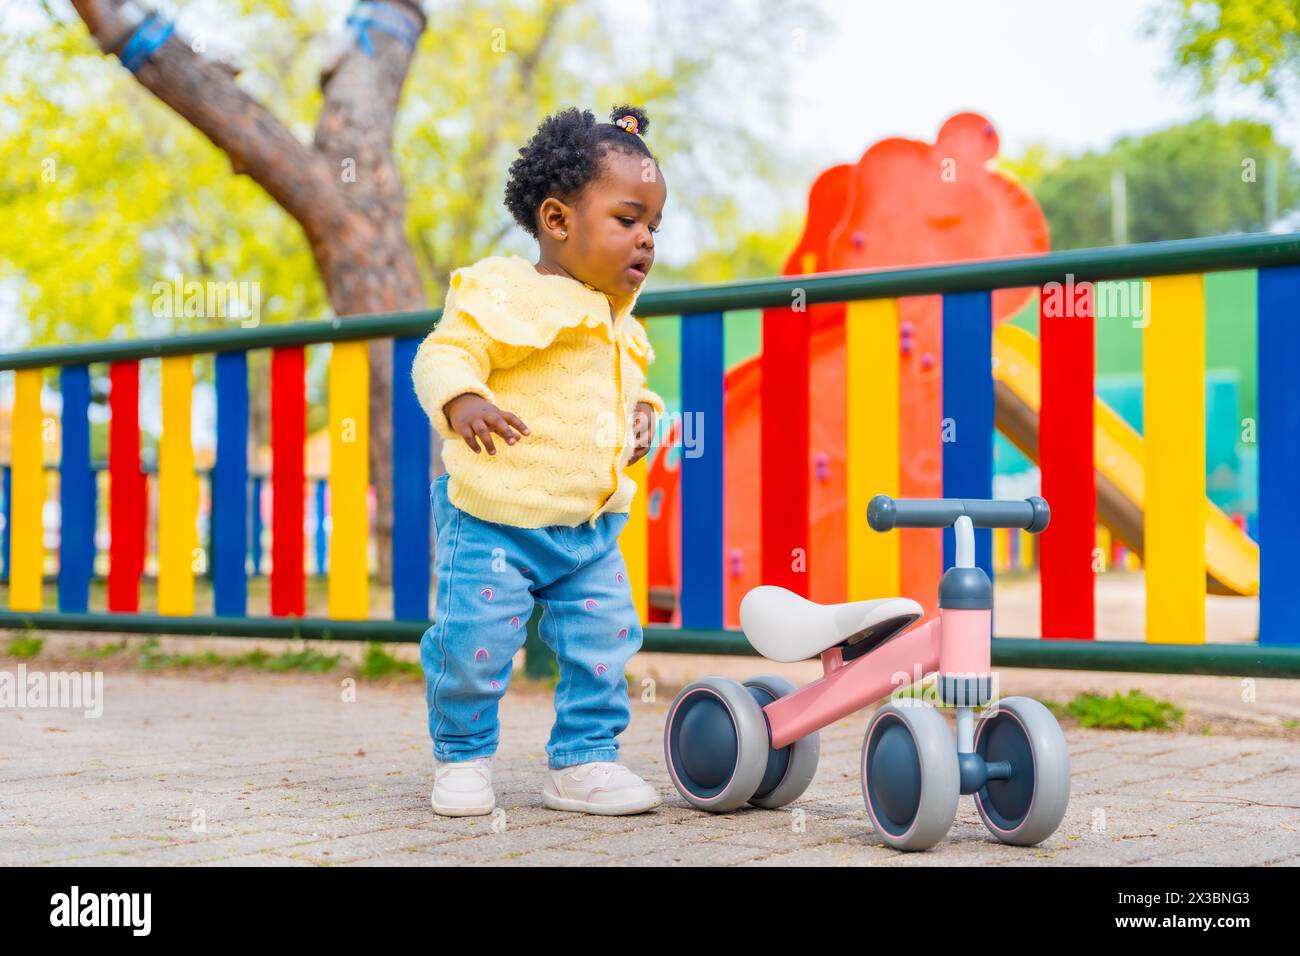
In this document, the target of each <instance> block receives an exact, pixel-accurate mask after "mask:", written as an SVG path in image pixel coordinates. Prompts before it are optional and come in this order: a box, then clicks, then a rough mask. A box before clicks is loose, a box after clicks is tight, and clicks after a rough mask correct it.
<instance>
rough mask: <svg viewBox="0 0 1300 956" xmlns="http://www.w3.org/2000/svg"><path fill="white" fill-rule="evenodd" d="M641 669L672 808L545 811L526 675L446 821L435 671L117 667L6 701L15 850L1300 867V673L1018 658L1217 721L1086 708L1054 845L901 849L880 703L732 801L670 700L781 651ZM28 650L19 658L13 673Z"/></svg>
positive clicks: (537, 730)
mask: <svg viewBox="0 0 1300 956" xmlns="http://www.w3.org/2000/svg"><path fill="white" fill-rule="evenodd" d="M634 665H635V666H634V667H633V668H632V674H633V677H634V693H633V720H632V725H631V727H630V728H629V729H628V731H627V732H626V733H625V734H624V735H623V737H622V738H621V744H622V758H621V759H622V760H623V762H625V763H626V764H628V765H629V766H630V767H632V769H634V770H636V771H637V772H638V773H640V774H641V775H642V776H644V777H646V778H647V779H648V780H650V781H651V782H652V783H654V784H655V786H656V787H658V789H659V790H660V792H661V794H662V795H663V798H664V803H663V805H662V806H661V807H660V808H659V809H657V810H656V811H653V812H651V813H647V814H642V815H638V816H632V817H597V816H586V815H579V814H570V813H562V812H557V811H553V810H549V809H547V808H546V807H544V806H543V805H542V802H541V796H540V788H541V784H542V775H543V772H544V768H545V764H546V760H545V750H544V745H545V741H546V737H547V735H548V733H549V729H550V725H551V721H552V719H553V710H552V702H551V691H550V690H549V689H547V688H545V687H543V686H541V685H536V684H531V683H529V682H526V681H523V680H520V679H519V678H518V677H516V679H515V681H514V683H513V684H512V686H511V687H510V690H509V692H508V694H507V695H506V698H505V701H504V703H503V705H502V708H501V718H502V728H503V729H502V742H501V748H500V750H499V752H498V754H497V758H496V764H495V766H496V771H495V776H496V780H497V796H498V803H499V806H500V808H501V809H500V810H499V812H498V813H497V814H496V815H495V816H492V817H477V818H467V819H447V818H442V817H438V816H436V815H435V814H434V813H433V811H432V809H431V808H430V806H429V790H430V787H431V785H432V758H431V755H430V748H429V741H428V736H427V730H426V720H425V706H424V698H423V687H422V684H420V683H419V682H418V681H406V682H397V683H390V684H384V683H378V682H367V681H359V682H358V683H357V685H356V699H355V701H353V702H348V701H345V699H344V697H345V694H344V690H345V688H344V687H343V686H342V677H341V676H337V675H283V674H281V675H276V674H265V673H256V672H228V673H226V672H221V673H213V674H209V673H205V674H193V673H188V674H187V673H183V672H173V673H164V674H151V673H141V672H137V671H133V670H130V669H125V668H123V669H116V670H114V669H111V668H110V667H108V665H104V666H105V668H106V669H105V670H104V671H103V679H104V710H103V714H102V716H100V717H98V718H93V719H92V718H87V717H85V716H83V715H82V714H81V712H79V711H75V710H56V709H33V708H26V709H12V708H8V709H0V865H6V866H8V865H31V864H78V865H94V866H113V865H123V864H133V865H138V864H165V865H194V864H202V865H221V866H227V865H256V866H319V865H358V866H363V865H364V866H368V865H381V866H440V865H442V866H445V865H461V864H509V865H515V864H518V865H538V864H542V865H546V864H559V865H592V866H599V865H637V864H659V865H670V864H692V865H696V864H699V865H716V864H740V865H755V866H784V865H800V864H816V865H832V866H857V865H871V866H932V865H938V866H969V865H972V864H978V865H995V866H1003V865H1045V866H1051V865H1098V866H1120V865H1124V866H1127V865H1149V864H1175V865H1222V864H1264V865H1269V864H1280V865H1296V864H1297V863H1300V741H1298V738H1297V735H1296V733H1295V732H1294V727H1295V726H1296V723H1295V718H1296V717H1297V716H1300V686H1297V684H1296V682H1291V681H1283V680H1274V681H1258V682H1255V683H1253V684H1251V685H1250V693H1249V694H1248V695H1243V690H1242V688H1243V684H1242V682H1241V681H1239V680H1237V679H1234V678H1206V677H1197V678H1176V677H1157V676H1154V675H1131V674H1121V675H1116V674H1088V673H1079V672H1063V671H1030V670H1003V671H1002V672H1001V674H1002V688H1001V689H1002V693H1003V694H1010V693H1025V694H1029V695H1030V696H1039V697H1044V696H1045V697H1050V698H1054V699H1058V700H1066V699H1069V696H1070V695H1071V694H1072V693H1077V692H1078V691H1079V690H1081V689H1085V688H1095V689H1099V690H1105V691H1107V692H1109V690H1110V689H1125V688H1127V687H1129V686H1137V687H1142V688H1144V689H1147V690H1148V691H1149V692H1152V693H1156V694H1157V695H1158V696H1162V697H1166V698H1169V699H1173V700H1175V701H1176V702H1178V703H1180V705H1183V706H1187V707H1188V708H1189V723H1188V724H1187V726H1188V727H1190V728H1192V729H1193V730H1197V729H1199V730H1208V731H1210V734H1209V735H1208V736H1207V735H1206V734H1205V733H1201V732H1194V733H1186V732H1150V731H1148V732H1142V733H1132V732H1125V731H1116V730H1093V729H1087V728H1082V727H1079V726H1078V725H1077V724H1067V726H1066V736H1067V739H1068V742H1069V747H1070V759H1071V766H1072V771H1073V789H1072V796H1071V801H1070V807H1069V811H1068V813H1067V815H1066V818H1065V821H1064V823H1063V824H1062V825H1061V827H1060V829H1059V830H1058V831H1057V832H1056V833H1055V834H1054V835H1053V836H1052V837H1050V838H1049V839H1048V840H1047V841H1045V842H1044V843H1043V844H1041V845H1039V846H1037V847H1033V848H1018V847H1009V846H1004V845H1002V844H999V843H997V842H995V841H994V840H993V838H992V837H991V836H990V835H989V833H988V832H987V831H986V830H985V828H984V826H983V824H982V823H981V822H980V819H979V817H978V815H977V813H976V811H975V807H974V804H973V802H972V801H971V798H969V797H964V798H962V804H961V809H960V811H959V813H958V817H957V821H956V824H955V825H954V826H953V829H952V831H951V832H950V833H949V835H948V838H947V839H946V840H944V841H943V842H942V843H940V844H939V845H938V846H936V847H935V848H933V849H931V850H929V851H926V852H924V853H918V854H900V853H896V852H895V851H892V850H889V849H887V848H885V847H884V846H883V845H882V844H881V843H880V842H879V840H878V838H877V837H876V835H875V834H874V833H873V831H872V828H871V825H870V823H869V822H868V821H867V819H866V817H865V813H864V808H863V801H862V794H861V790H860V782H859V778H858V770H857V761H858V757H859V750H860V748H861V744H862V734H863V732H864V730H865V728H866V724H867V721H868V718H869V716H870V712H871V711H870V709H868V710H866V711H863V712H860V713H858V714H854V715H853V716H852V717H849V718H846V719H845V720H842V721H840V722H839V723H837V724H835V725H833V726H832V727H830V728H827V729H826V730H824V731H823V732H822V757H821V764H820V767H819V769H818V773H817V777H816V779H815V780H814V781H813V783H812V785H811V786H810V788H809V789H808V791H807V792H806V793H805V794H804V796H803V797H802V798H800V799H799V800H798V801H797V802H796V803H794V804H792V805H791V806H789V807H787V808H784V809H782V810H775V811H773V810H759V809H749V808H747V809H745V810H742V811H737V812H735V813H731V814H728V815H725V816H712V815H708V814H703V813H700V812H699V811H697V810H695V809H694V808H692V807H690V806H689V805H688V804H687V803H686V802H685V801H684V800H682V799H681V797H680V796H679V795H678V794H677V792H676V791H675V790H674V789H673V787H672V785H671V783H670V782H669V780H668V776H667V774H666V772H665V769H664V765H663V753H662V730H663V721H664V716H665V713H666V710H667V707H668V705H669V704H670V703H671V701H672V697H673V694H674V693H675V691H676V687H677V686H680V684H681V683H682V681H683V680H685V679H689V678H690V677H691V676H697V675H698V674H703V673H710V672H713V671H723V672H727V671H736V672H738V673H740V674H746V673H748V674H752V673H756V672H760V671H770V670H773V669H774V668H773V667H772V666H771V665H766V666H765V665H764V663H763V662H761V661H757V660H745V659H717V658H715V659H701V658H687V657H680V656H673V657H671V658H669V657H668V656H667V655H649V654H647V655H638V657H637V658H636V659H634ZM714 665H716V666H714ZM15 666H16V662H14V661H12V660H7V661H0V669H4V670H10V671H12V670H13V669H14V667H15ZM40 666H41V665H40V663H39V659H37V661H34V662H30V663H29V664H28V667H29V669H30V668H33V667H40ZM813 666H814V668H815V665H813ZM775 669H776V670H778V671H781V670H784V671H785V672H786V673H789V674H791V676H793V677H794V678H795V679H796V681H802V680H806V679H808V678H809V677H810V676H815V670H814V672H813V673H812V674H811V675H810V674H808V673H807V668H806V666H805V667H803V668H802V669H801V668H800V667H793V668H789V669H785V668H780V667H777V668H775ZM645 675H657V676H654V677H651V678H650V679H653V680H655V681H656V683H655V684H654V685H645V686H646V687H647V688H649V687H651V686H653V688H654V691H655V693H654V699H653V700H642V699H640V693H639V691H640V688H641V686H642V684H641V681H643V680H645V679H646V676H645ZM1243 696H1249V698H1250V700H1249V702H1243V701H1242V697H1243ZM1225 731H1226V732H1225Z"/></svg>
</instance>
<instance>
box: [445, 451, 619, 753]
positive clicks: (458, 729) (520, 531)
mask: <svg viewBox="0 0 1300 956" xmlns="http://www.w3.org/2000/svg"><path fill="white" fill-rule="evenodd" d="M447 477H448V476H447V475H445V474H443V475H440V476H439V477H438V478H437V479H435V480H434V482H433V485H432V494H431V497H432V504H433V520H434V528H435V532H436V546H435V568H436V571H437V578H438V584H437V597H436V606H435V610H434V622H433V626H432V627H430V628H429V629H428V630H427V631H425V632H424V637H423V638H421V640H420V662H421V664H422V665H423V667H424V677H425V702H426V703H427V704H428V707H429V735H430V736H431V737H432V738H433V755H434V757H436V758H437V759H438V760H441V761H457V760H473V759H475V758H477V757H487V756H489V755H491V754H493V753H495V752H496V749H497V741H498V739H499V737H500V724H499V723H498V721H497V705H498V703H499V702H500V700H501V698H502V697H503V696H504V695H505V692H506V688H507V687H509V685H510V671H511V661H512V658H513V657H514V655H515V653H516V652H517V651H518V650H519V648H520V647H522V646H523V643H524V638H525V636H526V633H527V627H528V619H529V617H530V616H531V614H532V611H533V602H534V600H536V601H537V602H538V603H540V604H541V605H542V617H541V621H540V623H539V625H538V627H539V636H540V637H541V639H542V641H543V642H545V643H546V645H547V646H548V647H550V648H551V650H553V651H554V652H555V655H556V657H557V658H558V660H559V666H560V680H559V683H558V684H557V685H556V688H555V724H554V726H553V727H552V729H551V738H550V741H549V742H548V743H547V745H546V755H547V762H548V765H549V766H550V767H551V769H559V768H561V767H568V766H572V765H573V764H580V763H589V762H591V761H595V760H616V759H617V757H618V741H617V740H616V739H615V738H616V737H617V736H618V735H619V734H620V733H622V732H623V731H624V730H625V729H627V725H628V722H629V721H630V720H631V716H632V709H631V705H630V703H629V701H628V691H627V679H626V677H625V676H624V670H623V669H624V666H625V665H626V664H627V662H628V659H629V658H631V656H632V655H633V654H635V653H636V652H637V650H639V649H640V647H641V640H642V631H641V622H640V619H639V618H638V617H637V613H636V607H635V605H633V603H632V588H631V585H630V584H629V583H628V579H627V567H626V566H625V565H624V563H623V554H622V552H621V551H619V548H618V534H619V532H620V531H622V530H623V526H624V525H625V524H627V519H628V516H627V515H626V514H625V513H612V512H606V513H605V514H603V515H601V516H600V517H599V518H597V519H596V525H595V527H594V528H593V527H592V526H591V525H589V524H587V523H585V522H584V523H583V524H581V525H579V526H577V527H575V528H570V527H566V526H564V525H551V526H549V527H545V528H516V527H513V526H511V525H504V524H496V523H494V522H491V521H484V520H482V519H480V518H476V517H474V516H473V515H471V514H469V513H467V512H465V511H462V510H461V509H459V508H457V507H456V506H455V505H453V504H452V503H451V501H450V500H449V499H448V497H447Z"/></svg>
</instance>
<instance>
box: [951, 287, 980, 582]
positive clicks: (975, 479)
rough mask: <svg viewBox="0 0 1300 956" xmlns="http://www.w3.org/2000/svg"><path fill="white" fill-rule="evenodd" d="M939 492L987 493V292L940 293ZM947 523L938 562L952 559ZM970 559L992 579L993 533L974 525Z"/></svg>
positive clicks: (974, 495) (954, 555)
mask: <svg viewBox="0 0 1300 956" xmlns="http://www.w3.org/2000/svg"><path fill="white" fill-rule="evenodd" d="M943 419H944V420H943V422H942V423H941V424H942V428H943V496H944V497H945V498H992V497H993V302H992V296H991V295H990V294H989V293H988V292H958V293H950V294H948V295H945V296H944V297H943ZM956 551H957V549H956V542H955V541H954V539H953V531H952V529H951V528H945V529H944V532H943V566H944V567H945V568H950V567H952V566H953V565H954V564H955V563H956V560H957V553H956ZM975 564H976V565H977V566H978V567H981V568H983V569H984V573H985V574H987V575H988V576H989V579H990V580H992V578H993V532H992V530H990V529H989V528H977V529H976V530H975Z"/></svg>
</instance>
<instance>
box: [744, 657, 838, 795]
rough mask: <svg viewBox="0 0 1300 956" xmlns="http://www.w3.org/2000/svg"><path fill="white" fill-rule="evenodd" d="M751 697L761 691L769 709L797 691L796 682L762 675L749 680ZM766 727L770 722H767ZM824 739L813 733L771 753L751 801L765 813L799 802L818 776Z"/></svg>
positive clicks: (760, 699) (762, 702)
mask: <svg viewBox="0 0 1300 956" xmlns="http://www.w3.org/2000/svg"><path fill="white" fill-rule="evenodd" d="M745 686H746V687H747V688H749V689H750V692H751V694H753V693H754V692H757V695H758V697H757V703H758V706H759V707H766V706H767V705H768V704H770V703H771V702H772V701H774V700H780V699H781V698H782V697H785V696H786V695H787V694H793V693H794V692H795V690H796V689H797V688H796V687H795V685H794V684H793V683H791V682H790V681H788V680H786V679H785V678H784V677H778V676H777V675H775V674H761V675H759V676H758V677H751V678H749V680H747V681H745ZM764 723H765V724H766V719H765V720H764ZM821 750H822V745H821V737H820V736H819V735H817V734H809V735H808V736H807V737H800V738H799V739H798V740H796V741H795V742H794V743H792V744H789V745H788V746H785V747H782V748H781V749H780V750H771V749H769V751H768V757H767V769H766V770H765V771H764V774H763V779H762V781H761V782H760V783H759V785H758V789H757V790H756V791H755V792H754V795H753V796H752V797H750V798H749V802H750V803H751V804H752V805H753V806H756V807H762V808H764V809H765V810H775V809H776V808H777V807H783V806H785V805H786V804H787V803H790V802H791V801H793V800H797V799H799V797H801V796H802V795H803V792H804V791H805V790H807V789H808V784H810V783H812V779H813V777H814V776H816V775H817V761H818V759H819V758H820V757H821Z"/></svg>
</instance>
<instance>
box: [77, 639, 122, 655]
mask: <svg viewBox="0 0 1300 956" xmlns="http://www.w3.org/2000/svg"><path fill="white" fill-rule="evenodd" d="M124 650H126V641H118V642H117V643H112V642H109V643H108V644H91V645H89V646H87V647H79V648H77V649H76V650H75V651H73V653H74V654H76V655H77V656H78V657H90V658H95V657H112V656H113V655H114V654H117V653H118V652H120V651H124Z"/></svg>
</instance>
